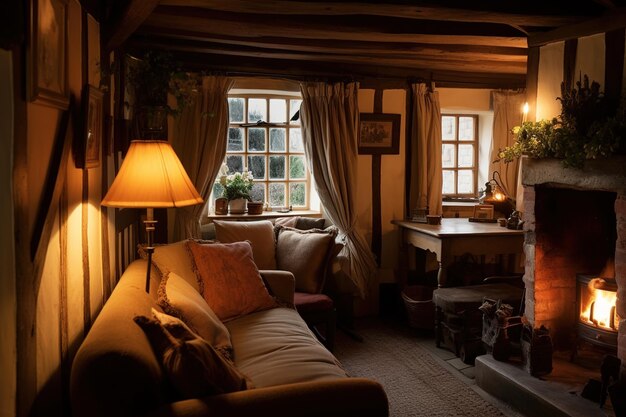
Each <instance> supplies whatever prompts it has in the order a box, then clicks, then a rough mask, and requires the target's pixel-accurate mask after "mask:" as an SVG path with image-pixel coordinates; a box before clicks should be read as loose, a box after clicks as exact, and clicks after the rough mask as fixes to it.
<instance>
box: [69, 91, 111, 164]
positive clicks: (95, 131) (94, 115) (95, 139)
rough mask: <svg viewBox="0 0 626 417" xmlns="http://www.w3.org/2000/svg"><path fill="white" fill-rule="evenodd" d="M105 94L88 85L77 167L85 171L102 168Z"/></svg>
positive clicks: (84, 94) (84, 95) (83, 100)
mask: <svg viewBox="0 0 626 417" xmlns="http://www.w3.org/2000/svg"><path fill="white" fill-rule="evenodd" d="M103 97H104V93H103V92H102V91H101V90H100V89H99V88H96V87H94V86H92V85H89V84H87V85H86V86H85V88H84V89H83V98H82V132H81V135H80V136H81V140H80V141H79V144H78V145H77V155H76V158H75V160H76V167H77V168H83V169H90V168H96V167H98V166H100V150H101V148H102V141H103V139H104V138H103V133H104V129H103Z"/></svg>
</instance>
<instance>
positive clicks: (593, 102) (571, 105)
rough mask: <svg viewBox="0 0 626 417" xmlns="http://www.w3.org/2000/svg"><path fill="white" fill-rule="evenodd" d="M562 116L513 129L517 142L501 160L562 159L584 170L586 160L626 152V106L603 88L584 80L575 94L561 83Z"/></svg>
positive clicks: (499, 155)
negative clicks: (606, 94) (529, 158)
mask: <svg viewBox="0 0 626 417" xmlns="http://www.w3.org/2000/svg"><path fill="white" fill-rule="evenodd" d="M557 100H558V101H560V102H561V114H560V115H559V116H558V117H556V118H554V119H552V120H550V121H547V120H540V121H538V122H524V123H522V125H521V126H516V127H515V128H513V133H514V134H515V135H516V141H515V143H514V144H513V145H512V146H509V147H506V148H504V149H501V150H500V151H499V153H498V159H497V160H496V161H495V162H498V161H500V160H502V161H504V162H511V161H513V160H515V159H517V158H519V157H520V156H522V155H527V156H529V157H531V158H559V159H562V160H563V164H564V165H565V166H568V167H575V168H581V167H582V166H583V165H584V163H585V160H588V159H597V158H605V157H608V156H610V155H612V154H615V153H624V151H626V102H625V101H624V100H622V103H621V105H620V106H619V107H617V108H616V106H615V104H614V103H612V102H611V100H609V99H608V98H607V97H606V96H605V95H604V93H603V92H602V91H600V84H599V83H597V82H595V81H593V82H592V83H591V84H590V83H589V77H588V76H587V75H585V76H584V78H583V80H578V81H577V82H576V86H575V87H574V88H573V89H572V90H569V91H568V90H566V89H565V86H564V84H563V83H561V97H558V98H557Z"/></svg>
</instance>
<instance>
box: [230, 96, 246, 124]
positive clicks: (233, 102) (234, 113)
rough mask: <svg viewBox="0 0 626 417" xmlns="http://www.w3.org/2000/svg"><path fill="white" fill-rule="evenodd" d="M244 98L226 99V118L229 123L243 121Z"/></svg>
mask: <svg viewBox="0 0 626 417" xmlns="http://www.w3.org/2000/svg"><path fill="white" fill-rule="evenodd" d="M245 102H246V100H244V99H243V98H229V99H228V120H229V122H230V123H243V122H244V119H243V115H244V114H245V113H244V106H245Z"/></svg>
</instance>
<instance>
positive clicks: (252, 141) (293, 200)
mask: <svg viewBox="0 0 626 417" xmlns="http://www.w3.org/2000/svg"><path fill="white" fill-rule="evenodd" d="M301 103H302V99H301V98H300V97H299V96H278V95H263V96H260V95H240V94H237V95H229V96H228V106H229V129H228V144H227V148H226V160H225V163H226V165H228V171H229V173H234V172H241V171H242V170H244V169H247V170H248V171H251V172H252V175H253V177H254V186H253V187H252V192H251V196H252V199H253V200H254V201H263V202H268V203H269V205H270V206H271V207H287V206H292V207H293V208H294V209H301V210H305V209H308V208H309V200H310V195H309V194H310V193H309V190H310V176H309V170H308V168H307V165H306V159H305V156H304V145H303V142H302V131H301V129H300V121H299V120H295V121H292V120H291V119H292V118H293V116H294V115H295V114H296V112H297V111H298V110H299V109H300V104H301ZM218 180H219V179H218ZM221 195H222V187H221V186H220V184H219V183H216V184H215V185H214V186H213V196H214V198H215V197H219V196H221Z"/></svg>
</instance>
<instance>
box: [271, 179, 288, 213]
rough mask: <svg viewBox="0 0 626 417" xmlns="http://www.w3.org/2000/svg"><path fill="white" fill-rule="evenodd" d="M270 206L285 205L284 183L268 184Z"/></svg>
mask: <svg viewBox="0 0 626 417" xmlns="http://www.w3.org/2000/svg"><path fill="white" fill-rule="evenodd" d="M269 191H270V206H272V207H285V184H284V183H279V184H276V183H272V184H270V190H269Z"/></svg>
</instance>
